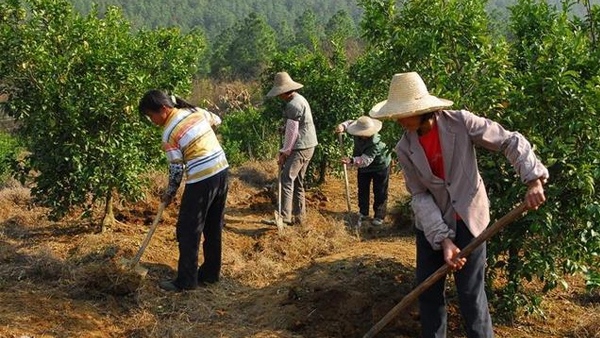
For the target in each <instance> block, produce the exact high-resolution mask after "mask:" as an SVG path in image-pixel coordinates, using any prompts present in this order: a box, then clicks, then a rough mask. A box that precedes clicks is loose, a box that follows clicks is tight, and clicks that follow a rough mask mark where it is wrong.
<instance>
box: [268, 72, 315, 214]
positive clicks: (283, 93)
mask: <svg viewBox="0 0 600 338" xmlns="http://www.w3.org/2000/svg"><path fill="white" fill-rule="evenodd" d="M302 87H303V85H302V84H301V83H298V82H295V81H294V80H292V78H291V77H290V75H289V74H288V73H286V72H279V73H277V74H275V79H274V85H273V88H271V90H270V91H269V92H268V93H267V97H275V96H277V97H279V98H280V99H281V100H283V101H285V102H286V104H285V108H284V109H283V118H284V119H285V137H284V142H283V147H282V148H281V149H280V150H279V158H278V160H277V164H278V165H279V166H280V168H281V191H282V196H281V215H279V216H280V217H281V218H282V219H283V222H284V223H286V224H288V225H292V224H301V223H302V222H303V221H304V219H305V217H306V207H305V197H304V177H305V175H306V169H307V168H308V164H309V162H310V160H311V158H312V156H313V154H314V152H315V147H316V146H317V144H318V142H317V132H316V130H315V125H314V123H313V118H312V112H311V110H310V105H309V104H308V101H306V99H305V98H304V96H302V95H300V94H299V93H298V92H296V91H297V90H298V89H300V88H302Z"/></svg>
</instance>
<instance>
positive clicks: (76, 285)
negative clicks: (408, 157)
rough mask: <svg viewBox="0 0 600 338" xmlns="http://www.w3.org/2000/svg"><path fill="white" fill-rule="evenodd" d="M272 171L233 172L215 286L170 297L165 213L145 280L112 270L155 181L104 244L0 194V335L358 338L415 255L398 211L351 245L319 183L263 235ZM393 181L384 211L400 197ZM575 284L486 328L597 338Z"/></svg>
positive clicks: (260, 167)
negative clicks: (537, 313) (294, 222)
mask: <svg viewBox="0 0 600 338" xmlns="http://www.w3.org/2000/svg"><path fill="white" fill-rule="evenodd" d="M273 168H274V162H272V161H270V162H250V163H248V164H247V165H245V166H244V167H242V168H236V169H235V170H232V174H231V179H230V194H229V200H228V207H227V212H226V222H227V224H226V226H225V229H224V233H223V235H224V238H223V245H224V247H223V269H222V280H221V282H220V283H218V284H216V285H211V286H209V287H206V288H201V289H198V290H194V291H189V292H183V293H175V294H173V293H165V292H163V291H161V290H159V289H158V288H157V285H156V284H157V282H158V281H159V280H161V279H166V278H171V277H172V276H173V275H174V274H175V270H176V266H177V252H178V251H177V243H176V241H175V238H174V228H173V227H172V226H173V225H174V224H175V222H176V217H177V211H178V202H177V201H176V202H175V204H174V205H172V206H170V207H169V208H168V209H167V210H166V211H165V214H164V217H163V220H162V221H161V225H160V226H159V228H158V229H157V231H156V233H155V235H154V237H153V239H152V241H151V243H150V246H149V247H148V249H147V250H146V252H145V253H144V256H143V257H142V260H141V264H142V265H143V266H144V267H145V268H147V269H148V270H149V272H148V275H147V276H146V277H145V278H139V277H140V276H139V275H137V274H135V273H132V271H130V270H127V269H125V270H124V269H123V266H122V265H120V264H119V262H120V260H121V259H122V258H126V259H130V258H132V257H133V256H134V254H135V252H136V251H137V249H138V248H139V245H140V243H141V241H142V239H143V237H144V236H145V234H146V231H147V229H148V225H149V224H150V223H151V222H152V219H153V215H154V213H155V210H154V209H155V207H156V206H157V205H158V203H159V201H158V196H160V191H161V189H162V186H163V185H164V184H165V182H166V181H165V177H164V174H162V173H154V174H151V175H154V176H152V181H153V182H156V184H155V185H154V186H153V187H151V188H150V189H149V191H148V194H147V199H146V200H144V201H142V202H140V203H136V204H133V205H130V204H127V203H124V202H123V203H122V206H121V207H120V208H119V210H118V211H117V213H118V215H117V216H118V217H119V218H120V219H121V220H122V222H121V223H120V224H118V225H116V226H114V227H113V228H112V229H111V230H110V231H109V232H107V233H103V234H98V233H96V232H95V231H94V227H93V226H90V225H88V224H84V223H81V221H80V220H78V219H77V218H76V217H75V216H72V217H71V218H67V219H65V220H63V221H61V222H49V221H48V220H46V219H45V218H44V215H45V212H46V210H45V209H43V208H37V207H35V206H34V205H31V204H30V202H29V199H28V193H27V190H26V189H25V188H23V187H11V188H10V189H4V190H0V303H2V307H0V337H20V336H24V335H25V336H35V337H74V336H78V337H80V336H86V337H189V336H202V337H359V336H361V335H362V334H364V333H365V332H366V331H367V330H368V329H369V328H370V327H371V326H372V325H373V324H374V323H375V322H376V321H378V320H379V319H380V318H381V317H382V316H383V315H385V314H386V313H387V311H389V309H390V308H392V307H393V306H394V305H395V304H396V303H397V302H398V301H400V300H401V299H402V297H403V296H404V295H406V293H407V292H409V290H410V288H411V287H412V280H413V274H414V270H413V266H414V246H413V239H412V237H411V235H410V231H408V230H407V229H408V227H409V225H407V223H409V222H410V220H408V219H406V217H405V216H402V215H403V211H402V208H403V206H402V204H400V205H399V206H398V207H396V208H394V209H395V210H394V215H398V216H393V219H390V220H388V224H387V225H385V226H383V227H380V228H375V227H372V226H368V225H366V226H365V228H364V229H362V232H361V237H360V238H357V237H355V236H354V233H352V232H349V231H348V229H347V227H346V225H345V221H346V219H347V217H346V216H347V213H346V212H345V203H346V202H345V194H344V183H343V181H342V180H341V179H338V178H328V180H327V183H326V184H325V185H324V186H322V187H319V189H312V190H310V191H309V192H308V194H307V201H308V204H309V208H308V210H309V213H308V219H307V222H306V223H305V226H302V227H289V228H286V231H285V232H284V233H281V234H279V233H278V232H277V230H276V228H275V227H272V226H267V225H265V224H262V223H261V220H264V219H269V218H271V217H272V215H273V211H274V209H275V203H276V202H275V195H274V189H273V188H274V186H275V185H274V183H275V173H274V170H273ZM350 178H351V186H354V185H355V182H354V177H353V175H351V176H350ZM396 180H398V176H394V177H393V186H392V191H391V196H392V198H391V200H398V199H400V198H401V196H403V195H404V193H405V192H404V191H403V190H402V185H401V184H399V183H398V181H396ZM180 193H181V191H180ZM351 195H352V200H353V201H356V196H355V191H352V193H351ZM353 207H354V206H353ZM573 285H579V287H578V288H575V287H574V288H572V289H571V290H569V291H568V292H567V291H562V292H558V291H557V292H555V293H553V294H551V295H548V297H547V298H546V299H545V301H544V303H543V304H544V306H545V310H546V313H547V317H546V318H537V317H523V318H520V319H519V321H518V322H516V323H515V325H513V326H503V325H497V326H496V328H495V331H496V336H498V337H531V338H533V337H536V338H537V337H542V338H550V337H571V338H582V337H598V331H599V329H600V328H599V326H598V325H599V324H598V323H600V315H599V311H598V310H599V308H598V303H597V302H596V303H594V299H595V298H593V297H589V298H585V297H584V296H582V295H584V293H583V289H582V288H581V281H580V280H577V279H574V280H573ZM32 304H35V306H32ZM411 311H414V309H412V310H411ZM410 314H412V312H411V313H410ZM450 321H451V329H452V331H451V336H453V337H462V336H463V333H462V331H461V330H460V328H459V327H460V325H459V317H458V315H457V313H456V311H455V307H453V308H452V310H451V313H450ZM417 332H418V324H417V322H415V320H414V318H413V316H411V315H409V314H402V315H399V316H398V318H397V319H396V320H394V321H392V322H391V323H390V324H389V326H388V327H387V328H386V329H385V330H384V331H382V333H381V334H380V335H379V336H380V337H414V336H416V335H417V334H418V333H417Z"/></svg>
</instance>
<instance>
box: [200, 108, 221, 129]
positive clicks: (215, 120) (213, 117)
mask: <svg viewBox="0 0 600 338" xmlns="http://www.w3.org/2000/svg"><path fill="white" fill-rule="evenodd" d="M203 112H204V116H205V117H206V120H207V121H208V122H209V123H210V126H211V127H213V128H214V127H218V126H220V125H221V122H222V120H221V118H220V117H219V115H217V114H215V113H213V112H210V111H208V110H204V109H203Z"/></svg>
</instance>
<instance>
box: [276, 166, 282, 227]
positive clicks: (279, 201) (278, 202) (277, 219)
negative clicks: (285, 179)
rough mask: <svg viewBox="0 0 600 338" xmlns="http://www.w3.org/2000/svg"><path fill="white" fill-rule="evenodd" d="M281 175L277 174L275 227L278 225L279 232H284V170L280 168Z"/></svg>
mask: <svg viewBox="0 0 600 338" xmlns="http://www.w3.org/2000/svg"><path fill="white" fill-rule="evenodd" d="M278 170H279V174H277V211H275V212H274V214H275V225H277V230H279V232H282V231H283V229H284V226H283V219H282V218H281V171H282V168H281V167H278Z"/></svg>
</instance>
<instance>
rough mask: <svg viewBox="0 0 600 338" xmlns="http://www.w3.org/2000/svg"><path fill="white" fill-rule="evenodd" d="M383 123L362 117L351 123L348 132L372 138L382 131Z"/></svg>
mask: <svg viewBox="0 0 600 338" xmlns="http://www.w3.org/2000/svg"><path fill="white" fill-rule="evenodd" d="M381 125H382V123H381V121H379V120H375V119H372V118H370V117H368V116H361V117H359V118H358V119H357V120H356V121H354V122H352V123H350V125H348V127H347V128H346V131H347V132H348V134H350V135H354V136H366V137H371V136H373V135H375V133H377V132H378V131H380V130H381Z"/></svg>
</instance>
